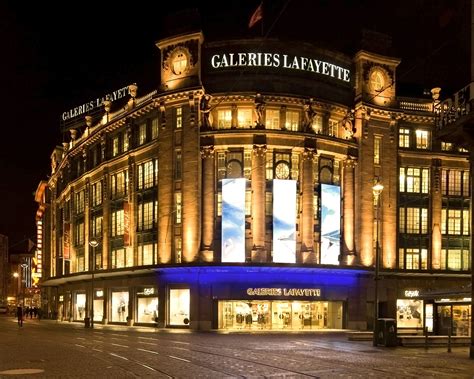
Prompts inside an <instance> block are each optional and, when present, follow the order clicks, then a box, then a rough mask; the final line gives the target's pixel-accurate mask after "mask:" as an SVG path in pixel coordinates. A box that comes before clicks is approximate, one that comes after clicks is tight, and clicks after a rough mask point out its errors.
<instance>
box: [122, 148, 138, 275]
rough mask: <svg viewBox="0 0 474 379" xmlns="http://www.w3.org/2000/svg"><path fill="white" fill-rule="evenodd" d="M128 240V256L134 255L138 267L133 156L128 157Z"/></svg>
mask: <svg viewBox="0 0 474 379" xmlns="http://www.w3.org/2000/svg"><path fill="white" fill-rule="evenodd" d="M127 192H128V198H127V201H128V236H129V237H128V238H129V245H128V246H126V247H125V248H126V250H127V256H128V255H129V254H132V256H133V265H134V266H136V265H137V264H138V257H137V250H138V248H137V246H138V241H137V238H136V230H137V227H136V220H135V214H136V210H137V191H136V167H135V159H134V157H132V156H129V157H128V188H127Z"/></svg>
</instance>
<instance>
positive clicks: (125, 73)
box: [0, 0, 470, 247]
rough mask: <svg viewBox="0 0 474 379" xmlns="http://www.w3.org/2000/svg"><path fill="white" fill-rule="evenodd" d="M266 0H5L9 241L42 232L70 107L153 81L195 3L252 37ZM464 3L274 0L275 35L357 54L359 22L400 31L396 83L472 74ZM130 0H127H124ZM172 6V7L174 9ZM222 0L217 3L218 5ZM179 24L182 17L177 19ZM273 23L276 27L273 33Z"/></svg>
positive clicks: (4, 203) (209, 17)
mask: <svg viewBox="0 0 474 379" xmlns="http://www.w3.org/2000/svg"><path fill="white" fill-rule="evenodd" d="M259 3H260V1H259V0H241V1H235V0H232V1H230V0H226V1H223V2H219V3H217V2H214V1H213V2H210V1H209V2H208V1H206V2H204V1H201V2H199V1H179V2H162V1H135V2H127V3H122V2H112V1H105V2H101V1H97V0H96V1H94V2H93V1H90V0H83V1H75V0H71V1H68V2H60V3H59V5H56V4H55V5H54V6H53V5H45V4H48V3H47V2H31V3H30V2H18V1H9V0H7V1H5V0H4V1H2V2H0V15H1V18H0V47H1V49H2V54H1V58H0V72H1V76H0V78H1V81H0V96H1V104H2V106H3V109H2V114H3V117H2V121H1V132H2V136H1V138H0V170H1V173H2V178H1V180H0V201H1V209H2V212H1V216H0V233H1V234H5V235H7V236H9V238H10V246H12V247H14V245H15V244H17V243H18V242H20V241H21V240H22V239H23V238H25V237H34V234H35V231H34V215H35V211H36V204H35V203H34V198H33V193H34V191H35V189H36V187H37V185H38V183H39V181H40V180H42V179H45V178H46V175H48V174H49V173H50V161H49V157H50V155H51V152H52V151H53V148H54V146H55V145H57V144H60V143H61V142H62V136H61V132H60V115H61V113H62V112H63V111H65V110H68V109H70V108H72V107H74V106H77V105H80V104H82V103H84V102H86V101H89V100H93V99H95V98H97V97H100V96H102V95H104V94H106V93H108V92H109V91H111V90H115V89H118V88H121V87H123V86H125V85H128V84H130V83H133V82H136V83H137V84H138V87H139V89H138V91H139V92H138V93H139V96H140V94H144V93H145V92H146V91H150V90H152V89H154V88H156V86H157V83H158V65H157V62H158V60H159V54H158V49H157V48H156V47H155V42H156V41H157V40H158V39H159V38H160V37H161V36H163V34H164V33H165V32H166V31H165V29H166V28H165V26H164V25H166V23H165V22H164V20H165V16H166V15H167V14H169V13H170V12H175V11H178V10H180V9H182V8H185V7H192V8H196V9H198V11H199V13H200V14H201V19H202V28H203V31H204V34H205V38H206V39H207V40H214V39H219V38H232V37H239V36H240V37H243V38H247V37H256V36H259V33H260V31H261V28H260V26H256V27H255V28H254V29H252V30H248V28H247V24H248V21H249V18H250V15H251V13H252V11H253V10H254V9H255V8H256V7H257V6H258V4H259ZM469 3H470V1H468V0H453V1H448V0H446V1H436V0H411V1H406V0H402V1H380V0H378V1H374V0H362V1H349V0H345V1H344V0H290V1H287V0H266V2H265V5H266V13H265V18H264V30H265V33H266V32H268V36H269V37H271V38H280V39H290V40H291V39H294V40H304V41H311V42H313V43H314V44H317V45H321V46H323V47H328V48H334V49H336V50H340V51H342V52H345V53H347V54H353V53H354V52H355V51H356V49H357V46H358V41H359V40H360V35H361V29H362V28H367V29H371V30H375V31H378V32H382V33H387V34H389V35H391V36H392V39H393V49H392V53H393V55H394V56H398V57H401V58H402V64H401V65H400V66H399V70H398V78H397V79H398V82H399V87H400V90H399V92H400V91H401V90H410V91H418V92H419V93H420V95H421V93H422V89H423V88H427V89H430V88H432V87H434V86H438V85H439V86H441V87H442V88H445V89H446V93H447V91H448V90H447V88H450V90H457V89H459V88H461V87H462V86H464V85H465V84H467V83H468V82H469V71H468V69H469V66H468V64H469V49H468V47H469V28H468V25H469V20H468V16H469V10H468V4H469ZM124 4H126V5H124ZM166 4H167V5H166ZM214 4H216V5H214ZM173 25H174V26H175V27H179V26H180V25H179V23H175V24H173ZM270 28H271V30H270V31H269V29H270Z"/></svg>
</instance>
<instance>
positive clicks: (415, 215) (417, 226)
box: [399, 208, 428, 234]
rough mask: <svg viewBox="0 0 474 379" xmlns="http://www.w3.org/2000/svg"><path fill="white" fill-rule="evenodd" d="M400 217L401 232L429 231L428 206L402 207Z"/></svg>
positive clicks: (418, 232) (416, 232)
mask: <svg viewBox="0 0 474 379" xmlns="http://www.w3.org/2000/svg"><path fill="white" fill-rule="evenodd" d="M399 218H400V222H399V228H400V233H410V234H426V233H428V209H427V208H400V212H399Z"/></svg>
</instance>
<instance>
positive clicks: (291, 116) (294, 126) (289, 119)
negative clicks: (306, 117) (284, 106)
mask: <svg viewBox="0 0 474 379" xmlns="http://www.w3.org/2000/svg"><path fill="white" fill-rule="evenodd" d="M299 122H300V113H299V112H296V111H287V112H286V121H285V128H286V130H291V131H293V132H297V131H298V125H299Z"/></svg>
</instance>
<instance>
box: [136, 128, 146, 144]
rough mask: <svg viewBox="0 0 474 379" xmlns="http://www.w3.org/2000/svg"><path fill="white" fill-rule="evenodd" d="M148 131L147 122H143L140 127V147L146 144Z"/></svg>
mask: <svg viewBox="0 0 474 379" xmlns="http://www.w3.org/2000/svg"><path fill="white" fill-rule="evenodd" d="M146 129H147V128H146V122H143V123H141V124H140V125H139V126H138V145H143V144H144V143H146V137H147V133H146V132H147V130H146Z"/></svg>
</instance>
